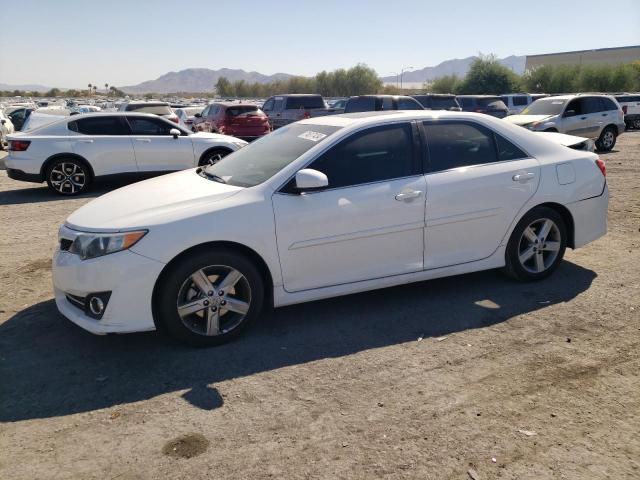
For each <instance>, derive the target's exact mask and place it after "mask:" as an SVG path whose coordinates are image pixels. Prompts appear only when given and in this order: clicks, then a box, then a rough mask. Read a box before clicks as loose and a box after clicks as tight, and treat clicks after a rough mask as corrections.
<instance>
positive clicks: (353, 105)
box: [344, 97, 376, 113]
mask: <svg viewBox="0 0 640 480" xmlns="http://www.w3.org/2000/svg"><path fill="white" fill-rule="evenodd" d="M375 110H376V99H375V97H357V98H350V99H349V100H348V101H347V104H346V105H345V107H344V113H353V112H374V111H375Z"/></svg>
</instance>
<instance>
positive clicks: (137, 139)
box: [136, 138, 151, 143]
mask: <svg viewBox="0 0 640 480" xmlns="http://www.w3.org/2000/svg"><path fill="white" fill-rule="evenodd" d="M136 142H145V143H151V139H150V138H136Z"/></svg>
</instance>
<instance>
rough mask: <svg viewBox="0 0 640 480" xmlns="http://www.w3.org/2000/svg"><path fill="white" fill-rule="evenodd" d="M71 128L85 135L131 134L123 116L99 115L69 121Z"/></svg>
mask: <svg viewBox="0 0 640 480" xmlns="http://www.w3.org/2000/svg"><path fill="white" fill-rule="evenodd" d="M68 126H69V130H72V131H74V132H78V133H82V134H83V135H129V129H128V128H127V127H126V125H125V124H124V123H123V122H122V119H121V117H109V116H99V117H90V118H81V119H79V120H75V121H73V122H69V125H68Z"/></svg>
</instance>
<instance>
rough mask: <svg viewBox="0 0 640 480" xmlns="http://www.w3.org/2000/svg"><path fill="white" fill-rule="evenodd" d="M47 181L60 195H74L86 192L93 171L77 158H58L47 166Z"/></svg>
mask: <svg viewBox="0 0 640 480" xmlns="http://www.w3.org/2000/svg"><path fill="white" fill-rule="evenodd" d="M45 175H46V181H47V185H48V186H49V188H50V189H51V190H52V191H54V192H55V193H57V194H58V195H65V196H73V195H79V194H81V193H83V192H85V191H86V190H87V188H88V186H89V184H90V183H91V171H90V170H89V167H87V165H86V164H85V163H84V162H81V161H80V160H77V159H75V158H58V159H56V160H54V161H53V162H51V164H50V165H48V166H47V169H46V172H45Z"/></svg>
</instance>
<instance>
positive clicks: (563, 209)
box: [514, 202, 575, 248]
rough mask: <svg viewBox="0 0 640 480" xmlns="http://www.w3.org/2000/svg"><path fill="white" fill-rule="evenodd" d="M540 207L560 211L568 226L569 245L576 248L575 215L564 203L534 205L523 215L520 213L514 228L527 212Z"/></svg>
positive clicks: (559, 213)
mask: <svg viewBox="0 0 640 480" xmlns="http://www.w3.org/2000/svg"><path fill="white" fill-rule="evenodd" d="M538 207H547V208H550V209H552V210H555V211H556V212H557V213H558V215H560V216H561V217H562V220H564V223H565V226H566V227H567V247H570V248H575V225H574V221H573V215H571V212H570V211H569V209H568V208H567V207H565V206H564V205H562V204H561V203H556V202H545V203H539V204H538V205H534V206H533V207H531V208H529V209H527V211H526V212H523V213H522V215H520V218H518V221H517V222H514V228H515V225H517V224H518V222H519V221H520V220H521V219H522V218H523V217H524V216H525V215H526V214H527V213H529V212H530V211H531V210H533V209H534V208H538Z"/></svg>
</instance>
